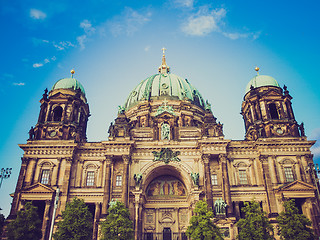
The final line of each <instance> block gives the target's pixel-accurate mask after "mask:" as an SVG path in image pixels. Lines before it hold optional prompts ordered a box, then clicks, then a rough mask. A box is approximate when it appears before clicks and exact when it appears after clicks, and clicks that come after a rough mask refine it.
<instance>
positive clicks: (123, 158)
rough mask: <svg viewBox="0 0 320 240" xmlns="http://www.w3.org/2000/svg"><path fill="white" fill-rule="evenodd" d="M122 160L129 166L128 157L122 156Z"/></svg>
mask: <svg viewBox="0 0 320 240" xmlns="http://www.w3.org/2000/svg"><path fill="white" fill-rule="evenodd" d="M122 160H123V162H124V163H125V164H129V162H130V156H129V155H122Z"/></svg>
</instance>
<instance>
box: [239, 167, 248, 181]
mask: <svg viewBox="0 0 320 240" xmlns="http://www.w3.org/2000/svg"><path fill="white" fill-rule="evenodd" d="M239 182H240V184H241V185H245V184H248V178H247V171H246V170H239Z"/></svg>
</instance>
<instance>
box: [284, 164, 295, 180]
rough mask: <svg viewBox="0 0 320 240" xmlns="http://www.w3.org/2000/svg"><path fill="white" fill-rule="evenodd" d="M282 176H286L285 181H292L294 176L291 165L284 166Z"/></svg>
mask: <svg viewBox="0 0 320 240" xmlns="http://www.w3.org/2000/svg"><path fill="white" fill-rule="evenodd" d="M284 176H285V178H286V182H293V181H294V176H293V171H292V168H291V167H284Z"/></svg>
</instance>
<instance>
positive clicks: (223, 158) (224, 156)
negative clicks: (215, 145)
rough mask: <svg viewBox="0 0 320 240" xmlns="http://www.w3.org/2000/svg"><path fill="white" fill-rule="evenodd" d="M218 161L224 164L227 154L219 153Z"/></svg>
mask: <svg viewBox="0 0 320 240" xmlns="http://www.w3.org/2000/svg"><path fill="white" fill-rule="evenodd" d="M219 160H220V161H221V162H226V161H227V154H225V153H220V154H219Z"/></svg>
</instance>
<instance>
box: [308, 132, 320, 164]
mask: <svg viewBox="0 0 320 240" xmlns="http://www.w3.org/2000/svg"><path fill="white" fill-rule="evenodd" d="M309 139H311V140H317V142H316V143H315V145H313V147H312V148H311V151H312V153H313V155H314V158H318V159H320V128H316V129H313V130H312V132H311V134H310V136H309Z"/></svg>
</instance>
